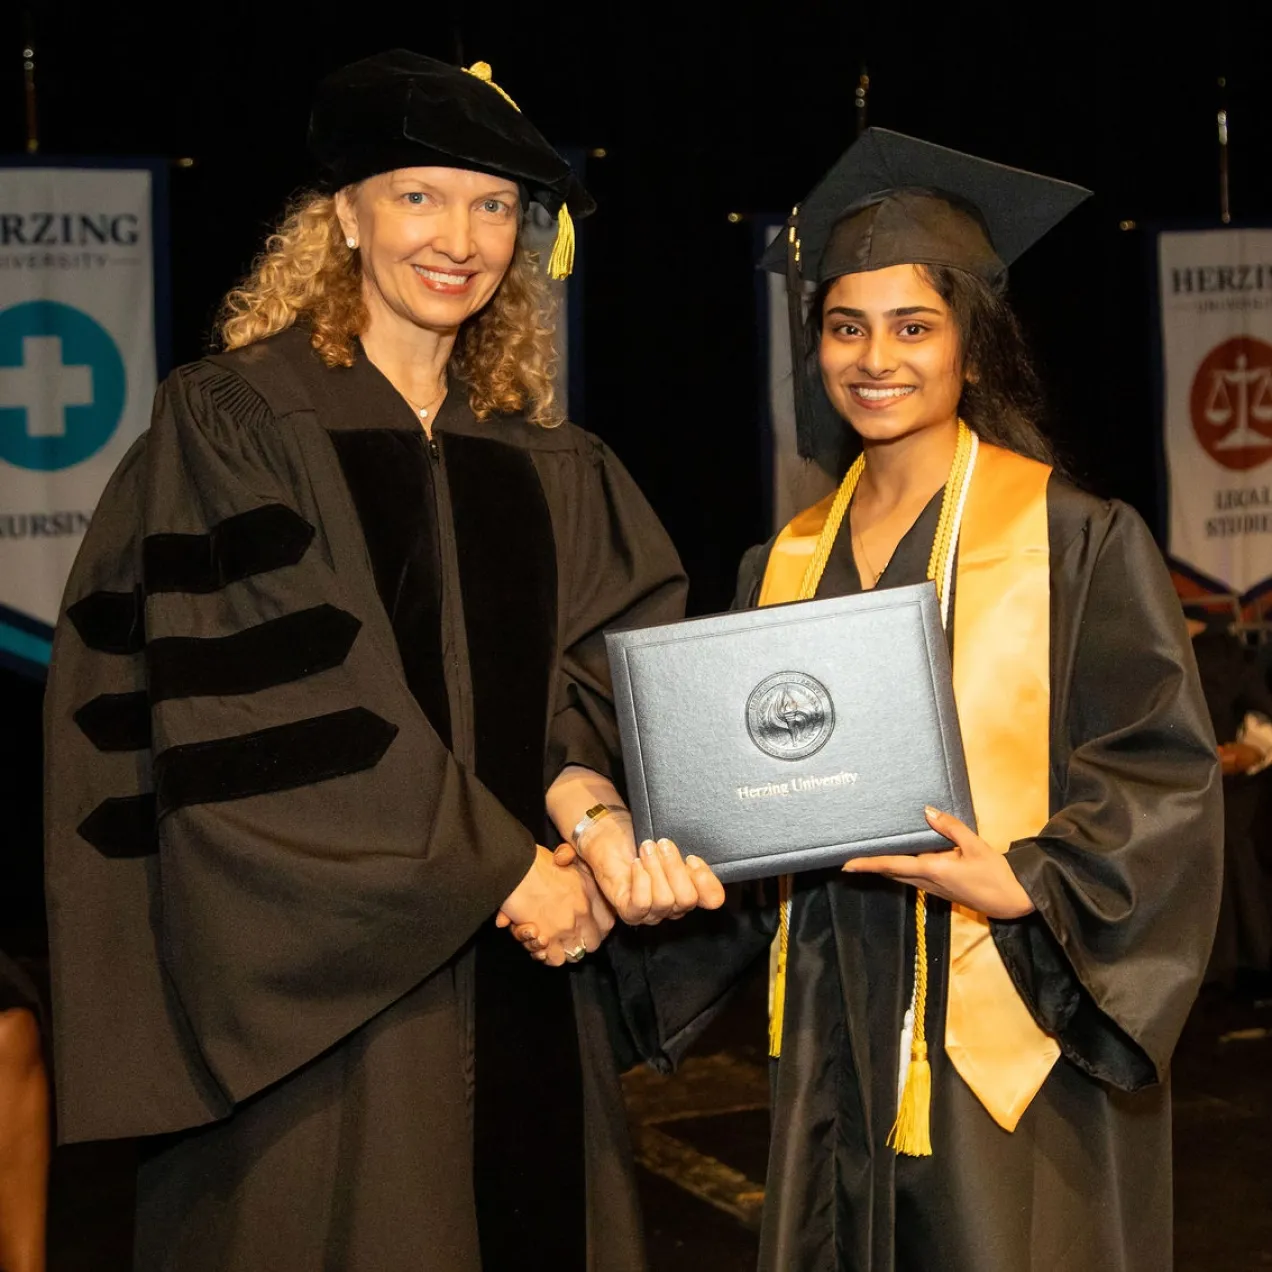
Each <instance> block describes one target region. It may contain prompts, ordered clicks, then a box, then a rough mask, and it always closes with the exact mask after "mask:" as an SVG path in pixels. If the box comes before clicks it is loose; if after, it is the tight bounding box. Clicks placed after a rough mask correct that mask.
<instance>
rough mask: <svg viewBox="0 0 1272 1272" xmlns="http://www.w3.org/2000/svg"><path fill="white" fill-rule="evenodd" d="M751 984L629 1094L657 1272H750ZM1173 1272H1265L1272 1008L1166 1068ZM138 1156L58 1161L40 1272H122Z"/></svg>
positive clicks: (114, 1150) (758, 1130) (754, 1221)
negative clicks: (672, 1071)
mask: <svg viewBox="0 0 1272 1272" xmlns="http://www.w3.org/2000/svg"><path fill="white" fill-rule="evenodd" d="M764 994H765V985H764V981H763V979H762V969H761V975H757V977H756V979H755V980H754V982H753V983H751V984H748V985H747V987H746V988H745V991H744V992H743V993H742V994H740V995H739V997H738V999H737V1001H736V1002H735V1003H734V1005H733V1007H732V1008H731V1010H730V1011H729V1012H727V1013H726V1014H725V1015H724V1016H723V1017H722V1018H721V1019H720V1020H719V1021H718V1022H717V1023H716V1024H715V1025H714V1026H713V1027H712V1029H711V1031H710V1032H709V1034H708V1035H707V1036H706V1037H704V1039H703V1040H702V1044H701V1045H700V1046H699V1047H698V1048H697V1050H696V1052H695V1054H694V1055H693V1056H692V1057H691V1058H690V1059H689V1060H688V1061H687V1062H686V1064H685V1066H684V1068H683V1070H682V1072H681V1073H680V1074H679V1075H677V1076H676V1077H675V1078H672V1079H662V1078H659V1077H657V1075H654V1074H652V1073H649V1072H647V1071H644V1070H640V1071H635V1072H633V1073H631V1074H629V1075H628V1076H627V1078H626V1079H625V1084H626V1088H627V1095H628V1106H629V1112H630V1114H631V1121H632V1130H633V1135H634V1138H635V1140H636V1143H637V1146H638V1152H639V1154H640V1156H641V1159H642V1162H643V1163H644V1165H643V1166H642V1169H641V1195H642V1199H643V1202H644V1206H645V1215H646V1228H647V1231H648V1237H649V1252H650V1263H651V1272H751V1270H752V1269H753V1268H754V1267H755V1256H756V1244H757V1235H756V1234H757V1228H758V1219H759V1210H760V1206H761V1204H762V1201H763V1179H764V1162H765V1156H766V1153H767V1140H768V1109H767V1094H768V1078H767V1072H766V1065H767V1061H766V1059H765V1054H764V1043H765V1039H764V1019H763V1013H764ZM1174 1074H1175V1078H1174V1081H1175V1199H1176V1212H1175V1242H1176V1260H1177V1261H1176V1269H1177V1272H1217V1270H1219V1269H1223V1272H1255V1270H1256V1269H1259V1268H1272V1206H1269V1204H1268V1197H1269V1193H1270V1191H1272V998H1268V999H1261V1000H1260V999H1256V998H1253V997H1251V996H1249V995H1247V996H1245V997H1244V998H1235V997H1231V996H1228V995H1223V994H1220V993H1217V992H1209V991H1208V992H1207V994H1206V995H1205V996H1204V997H1203V999H1202V1000H1201V1002H1200V1003H1199V1004H1198V1006H1197V1008H1196V1010H1195V1011H1194V1012H1193V1015H1192V1019H1191V1020H1190V1022H1189V1025H1188V1028H1187V1030H1186V1032H1185V1034H1184V1038H1183V1041H1182V1042H1181V1044H1180V1048H1179V1052H1178V1054H1177V1056H1176V1061H1175V1069H1174ZM131 1163H132V1150H131V1147H130V1146H129V1145H127V1144H91V1145H79V1146H74V1147H71V1148H66V1149H60V1150H58V1152H57V1154H56V1155H55V1163H54V1177H53V1186H52V1196H51V1216H50V1229H51V1232H50V1260H49V1272H128V1269H129V1266H130V1248H131V1233H130V1223H129V1220H130V1210H131V1204H132V1197H131Z"/></svg>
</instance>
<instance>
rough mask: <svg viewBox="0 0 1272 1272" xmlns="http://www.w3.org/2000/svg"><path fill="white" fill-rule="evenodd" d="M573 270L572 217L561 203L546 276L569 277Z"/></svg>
mask: <svg viewBox="0 0 1272 1272" xmlns="http://www.w3.org/2000/svg"><path fill="white" fill-rule="evenodd" d="M573 270H574V218H573V217H572V216H571V215H570V209H569V208H567V207H566V206H565V204H564V203H563V204H561V210H560V212H558V213H557V233H556V242H555V243H553V244H552V255H551V256H550V257H549V258H548V277H549V278H555V279H558V280H560V279H562V278H569V276H570V274H571V273H572V272H573Z"/></svg>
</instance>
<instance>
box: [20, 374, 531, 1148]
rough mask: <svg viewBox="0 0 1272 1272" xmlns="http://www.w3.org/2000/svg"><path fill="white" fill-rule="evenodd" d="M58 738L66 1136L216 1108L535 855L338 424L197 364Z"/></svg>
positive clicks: (55, 780) (134, 475)
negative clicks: (358, 508)
mask: <svg viewBox="0 0 1272 1272" xmlns="http://www.w3.org/2000/svg"><path fill="white" fill-rule="evenodd" d="M45 726H46V750H47V782H46V790H47V793H46V835H47V849H46V860H47V894H48V899H49V900H48V903H49V920H50V935H51V947H52V975H53V990H54V995H53V996H54V1003H55V1030H56V1042H55V1050H56V1054H57V1058H58V1075H57V1076H58V1095H59V1124H60V1131H61V1135H62V1137H63V1139H68V1140H74V1139H86V1138H101V1137H109V1136H119V1135H144V1134H154V1133H159V1132H167V1131H174V1130H180V1129H183V1128H187V1127H192V1126H197V1125H201V1124H204V1123H207V1122H209V1121H212V1120H214V1119H216V1118H219V1117H222V1116H225V1115H226V1114H227V1113H228V1112H229V1111H230V1109H231V1108H232V1107H233V1106H234V1105H235V1104H236V1103H238V1102H239V1101H243V1100H245V1099H247V1098H248V1097H250V1096H252V1095H253V1094H254V1093H256V1092H258V1091H261V1090H262V1089H263V1088H265V1087H267V1086H269V1085H270V1084H271V1083H274V1082H276V1081H278V1080H280V1079H281V1078H283V1077H285V1076H287V1075H288V1074H290V1073H292V1072H293V1071H295V1070H296V1069H297V1068H299V1067H300V1066H302V1065H304V1064H306V1063H307V1062H308V1061H310V1060H312V1059H313V1058H314V1057H316V1056H318V1055H319V1054H321V1053H322V1052H323V1051H325V1050H326V1049H327V1048H329V1047H331V1046H332V1045H334V1044H335V1043H337V1042H338V1041H339V1040H340V1039H342V1038H343V1037H345V1036H346V1035H348V1034H349V1033H350V1032H351V1031H353V1030H354V1029H356V1028H358V1027H359V1026H360V1025H362V1024H363V1023H364V1022H366V1021H367V1020H369V1019H371V1018H372V1017H373V1016H375V1015H376V1014H377V1013H379V1012H381V1011H382V1010H383V1009H384V1008H385V1007H387V1006H388V1005H390V1004H391V1003H393V1002H395V1001H396V1000H397V999H398V998H399V997H401V996H402V995H403V994H405V993H406V992H408V991H409V990H410V989H412V988H413V987H414V986H416V985H417V984H419V983H420V982H421V981H422V980H423V979H424V978H426V977H428V976H429V975H430V973H432V972H434V971H435V970H436V969H438V968H439V967H440V966H441V965H442V964H444V963H445V962H446V961H447V960H448V959H449V958H450V957H451V956H452V955H453V954H454V953H455V952H456V951H457V950H458V949H459V948H460V947H461V946H462V945H463V944H464V943H465V942H466V941H467V940H468V939H469V938H470V937H471V936H472V934H473V933H474V932H475V931H476V929H477V928H478V926H479V925H480V924H481V923H482V922H483V921H484V920H486V919H488V918H489V917H490V916H491V915H492V914H493V913H494V912H495V911H496V910H497V909H498V907H499V904H500V903H501V902H502V901H503V899H504V898H505V897H506V896H507V895H508V894H509V892H511V891H512V890H513V889H514V888H515V887H516V885H517V883H518V882H519V881H520V879H521V878H522V876H523V875H524V874H525V872H526V871H527V869H528V868H529V867H530V864H531V862H532V860H533V853H534V842H533V839H532V837H531V835H530V833H529V832H528V831H527V830H526V829H525V828H524V827H523V826H522V825H521V824H520V822H518V820H517V819H516V818H515V817H513V816H512V814H511V813H510V812H508V811H507V809H505V808H504V807H503V806H502V805H501V804H500V803H499V801H498V800H497V799H496V798H495V797H494V796H493V795H492V794H491V793H490V791H489V790H488V789H487V788H486V787H484V786H483V785H482V783H481V782H480V781H478V780H477V779H476V778H475V777H474V776H473V775H472V774H471V773H470V772H468V771H466V770H465V768H464V767H463V766H462V765H460V764H459V763H458V762H457V761H456V759H455V757H454V756H453V755H452V754H451V753H450V751H448V749H447V748H446V746H445V745H443V743H442V741H441V740H440V739H439V737H438V735H437V734H436V733H435V732H434V730H433V729H432V727H431V725H430V724H429V722H428V720H427V719H426V718H425V716H424V715H423V713H422V711H421V710H420V708H419V707H418V705H417V704H416V701H415V699H414V698H413V697H412V695H411V693H410V691H409V689H408V687H407V683H406V680H405V677H404V673H403V670H402V665H401V660H400V658H399V655H398V652H397V648H396V645H395V643H394V637H393V632H392V629H391V626H390V624H389V620H388V618H387V616H386V614H385V611H384V609H383V606H382V605H381V604H380V603H379V601H378V598H377V595H376V591H375V583H374V579H373V577H372V574H371V570H370V567H369V564H368V559H367V554H366V548H365V544H364V541H363V539H362V536H361V531H360V528H359V525H358V521H357V517H356V514H355V511H354V509H353V506H352V503H351V501H350V498H349V494H348V489H347V486H346V485H345V484H344V482H343V481H342V479H341V476H340V470H339V467H338V462H337V459H336V456H335V453H334V451H333V449H332V447H331V446H330V444H329V442H328V440H327V437H326V435H325V433H324V432H323V430H322V429H321V428H320V427H319V426H318V424H317V423H316V421H315V419H314V417H313V416H312V414H308V415H306V414H305V413H303V412H302V413H300V414H298V415H295V416H291V417H288V418H285V419H280V418H275V417H274V416H273V414H272V413H271V412H270V410H269V409H268V408H267V407H266V406H265V403H264V401H263V400H262V399H261V398H259V397H258V396H257V395H256V394H255V392H254V391H253V390H251V389H250V388H248V386H247V385H246V384H245V382H243V381H242V380H240V379H239V378H238V377H237V376H235V375H234V374H233V373H232V372H229V371H223V370H220V369H217V368H215V367H213V366H211V365H210V364H207V363H204V364H194V366H193V367H190V368H184V369H183V370H182V371H179V372H177V373H175V374H174V375H173V376H172V377H171V378H170V379H169V380H168V382H167V383H166V385H165V386H163V387H162V388H161V390H160V393H159V396H158V399H157V403H156V409H155V414H154V418H153V423H152V427H151V429H150V432H149V433H148V434H147V435H146V436H145V437H144V438H143V439H141V440H140V441H139V442H138V443H137V444H136V445H135V446H134V447H133V449H132V451H131V452H130V453H129V455H128V456H127V457H126V458H125V460H124V461H123V463H122V464H121V466H120V468H119V470H118V471H117V472H116V475H115V477H114V478H113V479H112V481H111V483H110V485H109V487H108V488H107V490H106V492H105V494H104V496H103V498H102V500H101V503H100V506H99V508H98V511H97V514H96V516H95V517H94V520H93V523H92V526H91V529H90V531H89V533H88V535H87V536H86V539H85V542H84V544H83V547H82V550H81V552H80V554H79V558H78V560H77V562H76V565H75V568H74V570H73V573H72V575H71V578H70V582H69V585H68V588H67V592H66V598H65V608H64V613H63V616H62V619H61V621H60V622H59V624H58V628H57V633H56V639H55V645H54V654H53V661H52V668H51V673H50V680H49V687H48V693H47V697H46V721H45Z"/></svg>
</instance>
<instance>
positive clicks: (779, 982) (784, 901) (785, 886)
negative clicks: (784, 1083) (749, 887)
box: [769, 875, 792, 1060]
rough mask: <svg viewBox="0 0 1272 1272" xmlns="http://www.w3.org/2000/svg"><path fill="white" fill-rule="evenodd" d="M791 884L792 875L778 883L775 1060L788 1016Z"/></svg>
mask: <svg viewBox="0 0 1272 1272" xmlns="http://www.w3.org/2000/svg"><path fill="white" fill-rule="evenodd" d="M791 884H792V879H791V876H790V875H782V876H781V878H780V879H779V880H778V883H777V898H778V900H777V905H778V929H777V966H776V968H774V971H773V977H772V984H771V985H770V986H769V1055H770V1056H771V1057H772V1058H773V1059H774V1060H776V1059H777V1058H778V1057H779V1056H781V1054H782V1022H783V1021H784V1020H785V1018H786V956H787V953H788V951H789V948H790V932H791Z"/></svg>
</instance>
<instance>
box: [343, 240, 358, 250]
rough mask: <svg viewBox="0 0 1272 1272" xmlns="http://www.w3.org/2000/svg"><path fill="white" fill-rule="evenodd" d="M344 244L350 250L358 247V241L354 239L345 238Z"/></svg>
mask: <svg viewBox="0 0 1272 1272" xmlns="http://www.w3.org/2000/svg"><path fill="white" fill-rule="evenodd" d="M345 243H346V244H347V245H348V246H349V248H350V249H353V248H355V247H357V246H358V240H357V239H356V238H347V239H345Z"/></svg>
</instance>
